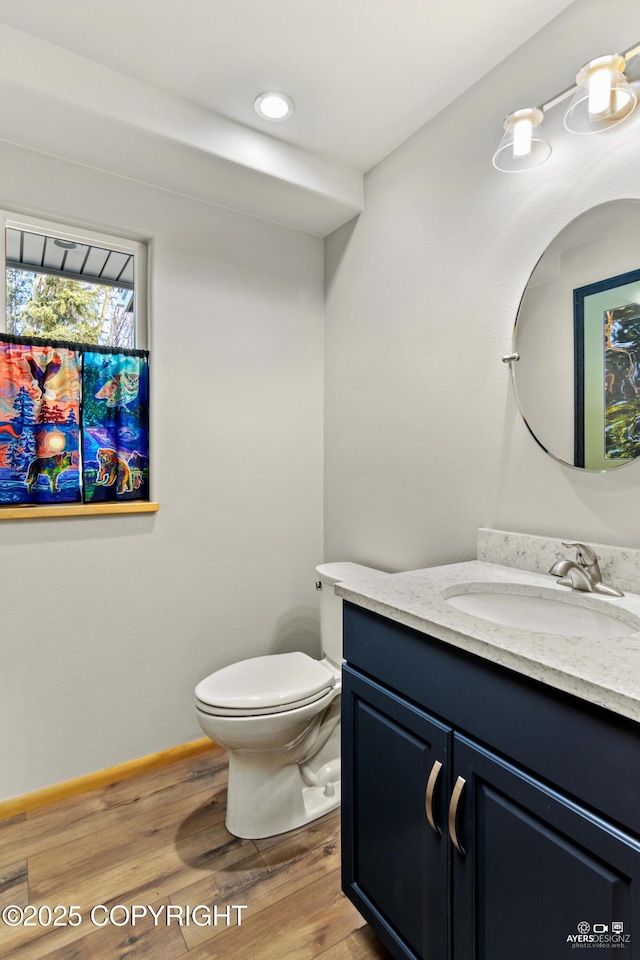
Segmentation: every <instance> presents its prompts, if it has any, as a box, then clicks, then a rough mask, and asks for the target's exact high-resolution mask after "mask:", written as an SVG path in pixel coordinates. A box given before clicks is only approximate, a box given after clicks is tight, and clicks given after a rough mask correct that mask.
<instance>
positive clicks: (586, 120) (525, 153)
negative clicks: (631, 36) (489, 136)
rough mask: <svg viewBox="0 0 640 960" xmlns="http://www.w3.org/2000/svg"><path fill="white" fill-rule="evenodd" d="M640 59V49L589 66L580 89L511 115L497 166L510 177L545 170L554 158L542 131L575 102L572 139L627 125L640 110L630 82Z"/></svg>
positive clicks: (568, 118) (570, 115)
mask: <svg viewBox="0 0 640 960" xmlns="http://www.w3.org/2000/svg"><path fill="white" fill-rule="evenodd" d="M639 55H640V44H636V45H635V46H634V47H630V48H629V50H626V51H625V52H624V53H621V54H617V53H616V54H611V55H609V56H605V57H598V58H597V59H595V60H591V61H589V63H587V64H585V66H584V67H582V69H581V70H580V71H579V72H578V75H577V77H576V83H575V85H574V86H571V87H568V88H567V89H566V90H563V91H562V92H561V93H558V94H556V95H555V96H554V97H551V98H550V99H549V100H547V101H546V102H545V103H542V104H541V105H540V106H539V107H525V108H523V109H521V110H515V111H514V112H513V113H510V114H509V115H508V117H507V118H506V120H505V121H504V130H505V133H504V136H503V137H502V140H501V141H500V143H499V144H498V149H497V150H496V152H495V153H494V155H493V165H494V167H495V168H496V169H497V170H502V171H504V172H505V173H519V172H520V171H523V170H531V169H532V168H533V167H537V166H539V165H540V164H541V163H544V161H545V160H546V159H547V158H548V157H549V156H550V155H551V145H550V144H549V143H548V142H547V141H546V140H545V139H544V137H543V136H542V134H541V132H540V129H539V128H540V126H541V124H542V122H543V120H544V115H545V113H546V112H547V111H548V110H551V109H552V108H553V107H555V106H557V105H558V104H559V103H562V102H563V101H565V100H567V99H568V97H572V100H571V103H570V105H569V108H568V110H567V112H566V114H565V118H564V125H565V127H566V129H567V130H569V132H570V133H578V134H586V133H601V132H602V131H603V130H609V129H611V128H612V127H615V126H617V125H618V124H619V123H621V122H622V121H623V120H625V119H626V118H627V117H628V116H629V115H630V114H631V113H632V112H633V110H634V108H635V106H636V103H637V95H636V92H635V90H634V89H633V87H632V86H631V84H630V83H629V80H628V79H627V77H626V76H625V68H626V65H627V63H628V62H629V60H631V59H632V58H633V57H637V56H639Z"/></svg>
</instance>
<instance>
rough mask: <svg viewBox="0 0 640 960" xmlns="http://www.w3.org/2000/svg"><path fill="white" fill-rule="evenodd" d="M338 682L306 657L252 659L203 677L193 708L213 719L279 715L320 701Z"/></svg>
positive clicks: (334, 675)
mask: <svg viewBox="0 0 640 960" xmlns="http://www.w3.org/2000/svg"><path fill="white" fill-rule="evenodd" d="M338 679H339V676H338V674H337V673H334V672H333V671H332V670H331V669H330V668H329V667H328V666H326V665H325V664H324V663H322V662H321V661H319V660H313V659H312V658H311V657H308V656H307V654H306V653H300V652H295V653H279V654H271V655H270V656H266V657H253V658H251V659H249V660H241V661H240V662H239V663H232V664H231V665H230V666H228V667H223V668H222V670H217V671H216V672H215V673H212V674H211V675H210V676H208V677H205V679H204V680H202V681H201V682H200V683H199V684H198V686H197V687H196V690H195V695H196V706H197V708H198V709H199V710H201V711H202V712H203V713H208V714H211V715H213V716H226V717H230V716H235V717H249V716H253V717H255V716H260V715H261V714H273V713H282V712H284V711H286V710H295V709H296V708H298V707H303V706H306V704H309V703H314V702H315V701H316V700H321V699H322V697H325V696H326V695H327V694H328V693H330V692H331V691H332V690H333V688H334V687H335V686H336V683H337V682H338Z"/></svg>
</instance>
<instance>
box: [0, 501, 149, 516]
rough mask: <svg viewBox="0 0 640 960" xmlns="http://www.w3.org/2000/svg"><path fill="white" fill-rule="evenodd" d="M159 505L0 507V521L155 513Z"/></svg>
mask: <svg viewBox="0 0 640 960" xmlns="http://www.w3.org/2000/svg"><path fill="white" fill-rule="evenodd" d="M159 509H160V504H159V503H155V502H152V501H148V500H129V501H125V502H124V503H67V504H60V505H58V506H52V507H42V506H30V505H29V504H24V505H23V506H21V507H0V520H34V519H36V518H38V517H39V518H42V517H86V516H95V515H96V514H111V513H118V514H122V513H156V511H157V510H159Z"/></svg>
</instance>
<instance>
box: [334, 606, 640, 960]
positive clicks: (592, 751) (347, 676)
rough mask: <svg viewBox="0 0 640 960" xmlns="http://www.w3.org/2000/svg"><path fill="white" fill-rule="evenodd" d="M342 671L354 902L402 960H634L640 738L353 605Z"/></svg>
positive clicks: (346, 838) (639, 871)
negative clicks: (574, 954)
mask: <svg viewBox="0 0 640 960" xmlns="http://www.w3.org/2000/svg"><path fill="white" fill-rule="evenodd" d="M345 658H346V661H347V663H346V664H345V666H344V669H343V694H342V703H343V725H342V730H343V772H342V789H343V800H342V812H343V827H342V831H343V840H342V843H343V889H344V891H345V893H346V895H347V896H348V897H349V898H350V899H351V900H352V902H353V903H354V904H355V905H356V906H357V907H358V909H359V910H360V912H361V913H362V915H363V916H364V917H365V919H366V920H367V921H368V922H369V923H370V924H371V925H372V926H373V928H374V929H375V930H376V932H377V933H378V935H379V936H380V937H381V939H382V940H383V942H384V943H385V944H386V946H387V948H388V949H389V950H390V952H391V953H392V954H393V956H394V957H397V958H407V957H409V958H414V960H415V958H421V960H513V958H514V957H516V956H517V957H518V958H519V960H541V958H545V960H556V958H558V960H560V958H564V957H566V956H568V955H569V953H570V951H571V950H572V949H574V947H578V948H579V947H580V946H581V945H582V948H589V949H597V950H598V954H597V955H598V956H599V957H612V956H616V957H625V958H627V960H632V958H634V957H635V958H636V960H637V958H638V957H640V842H639V837H640V782H639V775H638V770H637V767H638V766H639V764H638V760H639V759H640V735H639V732H638V727H637V725H636V724H634V723H632V722H631V721H626V720H624V719H623V718H620V717H617V716H615V715H612V714H610V713H608V712H607V711H604V710H600V709H599V708H596V707H593V708H592V707H589V706H588V705H587V704H586V703H584V702H583V701H580V700H578V699H577V698H574V697H569V696H567V695H566V694H560V693H559V692H558V691H555V690H554V689H553V688H550V687H547V686H546V685H545V686H543V685H542V684H539V683H536V682H534V681H530V680H528V679H527V678H525V677H522V676H520V675H518V674H516V673H513V672H512V671H507V670H504V669H502V668H499V667H497V666H495V665H493V664H491V663H489V662H487V661H484V660H482V659H480V658H478V657H474V656H472V655H470V654H467V653H465V652H464V651H460V650H456V649H455V648H454V647H451V646H449V645H447V644H444V643H442V642H440V641H438V640H435V639H433V638H431V637H429V636H427V635H426V634H422V633H419V632H418V631H414V630H412V629H410V628H408V627H404V626H402V625H400V624H397V623H395V622H393V621H390V620H387V619H385V618H383V617H380V616H378V615H377V614H374V613H371V612H370V611H367V610H365V609H362V608H360V607H357V606H354V605H352V604H348V603H345ZM586 924H588V927H589V929H588V930H587V927H586ZM580 938H582V939H580ZM585 938H587V939H585ZM589 938H590V939H589ZM607 938H611V939H607ZM634 938H635V941H637V942H634ZM614 951H615V953H614Z"/></svg>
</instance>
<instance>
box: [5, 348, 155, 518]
mask: <svg viewBox="0 0 640 960" xmlns="http://www.w3.org/2000/svg"><path fill="white" fill-rule="evenodd" d="M148 499H149V355H148V353H147V351H144V350H122V349H111V348H106V347H97V346H92V345H88V344H78V343H67V342H63V341H60V340H36V339H27V338H24V337H15V336H10V335H8V334H7V335H0V504H1V503H4V504H21V503H23V504H28V503H70V502H77V501H80V500H82V501H85V502H92V501H104V500H110V501H118V500H148Z"/></svg>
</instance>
